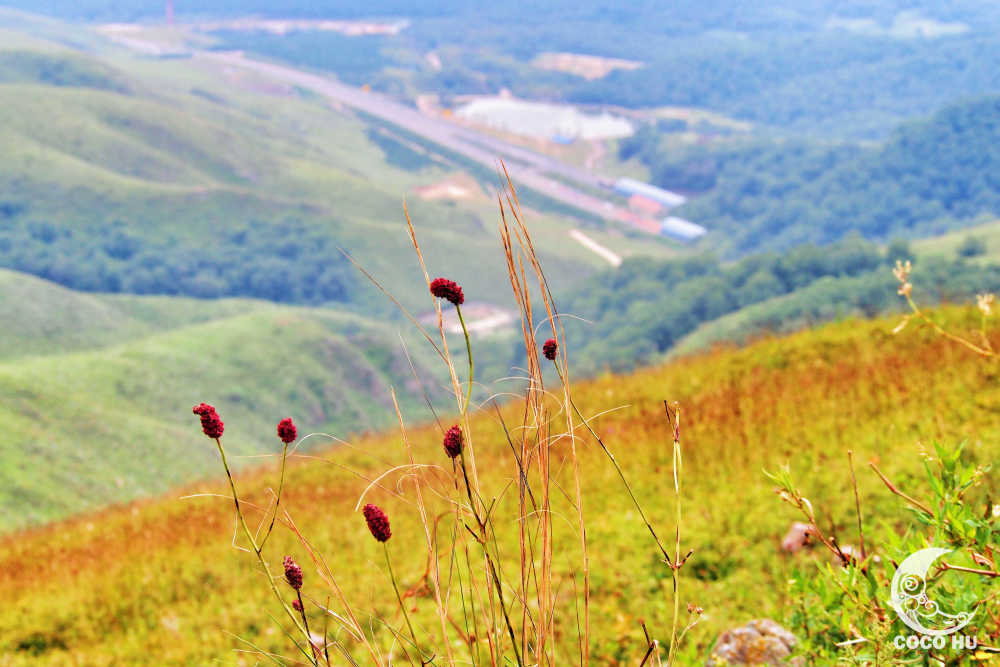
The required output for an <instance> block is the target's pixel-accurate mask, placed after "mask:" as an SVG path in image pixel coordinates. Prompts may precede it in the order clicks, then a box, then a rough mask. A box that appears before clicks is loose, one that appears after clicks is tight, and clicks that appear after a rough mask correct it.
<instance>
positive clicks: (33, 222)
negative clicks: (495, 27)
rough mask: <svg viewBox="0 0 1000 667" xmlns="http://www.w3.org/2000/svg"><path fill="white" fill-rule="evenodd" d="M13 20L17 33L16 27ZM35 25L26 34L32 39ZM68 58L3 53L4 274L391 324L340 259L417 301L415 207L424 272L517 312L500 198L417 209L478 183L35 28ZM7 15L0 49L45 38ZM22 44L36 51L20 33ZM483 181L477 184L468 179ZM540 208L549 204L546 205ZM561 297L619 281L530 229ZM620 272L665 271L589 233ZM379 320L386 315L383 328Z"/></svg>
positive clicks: (283, 88) (324, 115) (256, 87)
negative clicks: (564, 283)
mask: <svg viewBox="0 0 1000 667" xmlns="http://www.w3.org/2000/svg"><path fill="white" fill-rule="evenodd" d="M12 16H13V17H15V18H17V21H15V20H14V19H13V18H12ZM26 22H28V23H29V26H26V25H25V23H26ZM35 23H38V24H39V25H41V26H43V27H44V28H45V30H44V31H42V34H45V35H46V36H47V38H49V39H52V40H55V39H56V37H54V36H52V33H53V32H58V27H59V26H62V30H63V31H64V33H65V35H66V39H70V37H71V36H74V35H77V34H80V33H81V30H82V32H83V33H84V34H87V35H88V37H87V39H88V40H90V41H91V42H93V43H92V44H91V45H90V47H89V50H88V51H87V52H83V51H74V50H68V49H66V48H65V47H64V46H62V45H60V44H58V43H56V42H55V41H44V40H42V41H41V42H39V41H38V40H36V41H34V42H30V41H29V42H25V41H16V40H15V41H14V42H13V43H12V46H11V47H9V48H7V47H6V46H5V45H4V44H3V43H0V151H2V153H3V155H4V156H5V158H4V160H2V161H0V266H2V267H7V268H11V269H16V270H19V271H23V272H27V273H31V274H34V275H38V276H40V277H43V278H46V279H49V280H52V281H54V282H58V283H60V284H62V285H65V286H68V287H72V288H76V289H82V290H87V291H101V292H129V293H139V294H175V295H187V296H196V297H254V298H263V299H268V300H274V301H282V302H290V303H299V304H313V305H316V304H325V303H336V304H339V305H343V306H348V307H351V308H353V309H356V310H360V311H363V312H369V313H371V312H379V308H381V304H382V303H383V302H382V300H379V299H375V298H373V296H374V294H375V292H374V291H373V290H372V289H371V288H370V287H369V285H368V284H367V281H366V280H365V279H364V278H362V277H361V276H360V274H358V272H357V271H356V270H355V269H354V268H353V267H351V265H350V264H349V263H348V262H347V261H346V260H345V259H344V258H343V257H342V255H341V253H340V251H339V248H343V249H345V250H347V251H348V252H350V253H352V254H353V255H354V256H356V257H357V258H358V259H359V260H360V261H362V262H363V263H364V264H365V266H366V267H367V268H368V269H369V270H371V271H372V272H373V273H374V274H375V275H377V276H378V277H379V278H380V279H381V280H383V281H385V282H388V283H391V284H395V285H399V286H401V287H400V296H401V297H402V298H403V300H404V301H408V300H412V299H415V298H418V297H420V298H422V297H423V294H422V290H420V289H417V286H415V285H413V284H412V282H411V281H409V280H408V277H409V276H410V275H412V272H413V271H414V270H416V268H417V265H416V260H415V259H414V257H413V254H412V249H411V248H410V244H409V239H408V238H407V235H406V233H405V223H404V220H403V212H402V201H403V198H404V197H406V199H407V201H408V204H409V208H410V212H411V215H412V218H413V220H414V223H415V224H416V225H417V226H418V228H419V229H420V230H421V238H422V241H423V242H424V244H425V253H426V255H425V256H426V258H427V260H428V263H429V264H430V265H431V266H434V267H437V269H436V270H438V271H440V272H442V273H443V272H447V273H449V274H450V275H453V276H456V277H458V278H461V279H462V280H463V282H465V283H467V284H469V285H470V287H474V288H475V291H476V293H477V294H480V295H481V297H482V298H483V299H484V300H487V301H489V300H494V301H495V300H498V299H499V298H501V297H506V295H507V293H508V292H509V290H508V288H507V287H506V286H505V282H504V280H503V275H504V266H503V263H502V262H501V261H499V260H493V259H491V260H484V259H483V258H484V257H490V258H493V257H495V255H494V253H493V251H494V250H495V248H496V246H497V243H498V241H497V239H496V232H495V222H494V221H495V219H496V210H495V201H493V200H492V199H491V197H490V196H489V193H490V192H491V191H492V190H493V188H494V186H495V184H496V183H495V179H493V178H491V177H490V176H487V177H485V178H484V177H482V176H481V175H480V176H479V177H480V178H481V183H480V187H481V188H482V192H480V193H477V194H475V196H471V197H469V198H467V199H462V200H454V201H444V200H435V201H424V200H423V199H421V198H420V197H419V196H418V195H417V194H416V193H414V189H415V188H417V187H418V186H422V185H428V184H433V183H437V182H441V181H443V180H445V179H448V178H451V177H453V176H455V175H456V174H457V173H460V172H462V171H463V170H464V166H463V165H461V164H459V163H457V162H453V161H452V160H451V158H449V157H448V156H447V155H435V154H433V153H428V152H427V151H426V149H424V148H420V150H421V151H424V154H421V155H418V157H421V158H422V159H420V160H414V159H413V155H412V153H413V149H412V148H410V147H407V145H406V141H405V139H404V138H402V137H395V138H394V137H393V135H392V134H391V128H390V132H389V133H388V134H387V133H386V128H382V127H380V128H378V131H373V128H372V126H371V125H370V123H369V121H368V120H366V119H363V118H359V117H357V116H355V115H354V114H353V113H352V112H349V111H346V110H344V109H338V108H332V107H331V106H329V105H328V104H327V103H326V101H325V100H323V99H321V98H319V97H317V96H315V95H311V94H306V93H304V92H303V91H300V90H297V89H295V88H293V87H290V86H287V85H285V84H282V83H278V82H274V81H270V80H267V79H265V78H262V77H261V76H260V75H256V74H251V73H248V72H242V71H235V70H231V69H228V68H225V67H223V66H221V65H218V64H212V63H209V62H203V61H199V60H197V59H193V60H192V59H172V60H171V59H149V58H141V57H137V56H134V55H132V54H130V53H129V52H127V51H125V50H123V49H122V48H121V47H117V46H114V45H113V44H112V43H110V42H107V41H102V40H101V39H100V38H98V37H96V36H95V35H94V34H92V33H89V32H88V31H87V30H86V29H81V28H79V27H76V26H68V25H64V24H59V23H57V22H50V21H41V20H37V21H35ZM35 23H31V22H30V20H29V18H25V16H24V15H12V14H10V13H0V29H3V28H4V26H8V27H7V30H11V28H10V27H9V26H11V25H13V26H15V27H16V28H17V30H25V29H28V27H31V28H32V29H34V28H33V27H34V25H35ZM13 34H23V33H20V32H15V33H13ZM474 176H475V175H474ZM542 205H543V206H544V204H542ZM531 215H532V218H533V221H534V222H535V223H536V225H537V226H538V227H539V228H540V233H539V234H538V236H537V242H538V245H539V249H540V251H541V254H542V256H543V257H544V258H545V259H546V261H547V265H548V266H549V271H550V274H551V275H552V277H553V279H554V280H560V279H566V280H569V279H576V278H577V277H578V276H579V275H581V274H589V273H591V272H593V271H594V270H595V269H597V268H601V267H602V266H606V262H605V260H603V259H602V258H601V257H599V256H597V255H595V254H594V253H592V252H591V251H589V250H587V249H585V248H584V247H583V246H581V245H579V244H578V243H576V242H567V234H568V232H569V230H570V229H572V228H574V227H576V226H578V225H579V222H577V221H574V220H570V219H568V218H563V217H560V216H559V215H550V214H548V213H546V212H545V211H544V210H543V211H535V212H532V214H531ZM588 233H589V234H591V235H592V236H593V237H594V238H595V239H596V240H598V241H599V242H600V243H602V244H604V245H606V246H608V247H610V248H612V249H613V250H615V251H616V252H619V253H622V254H626V255H628V254H631V253H634V252H637V251H638V252H642V253H644V254H652V255H658V256H667V255H668V254H670V253H671V252H673V251H672V250H671V249H670V247H669V246H668V245H667V244H657V243H654V244H649V243H639V242H637V241H635V240H632V239H629V238H627V237H626V236H623V235H622V234H621V233H619V232H613V231H612V230H604V229H601V228H597V227H593V228H588ZM373 308H374V311H373Z"/></svg>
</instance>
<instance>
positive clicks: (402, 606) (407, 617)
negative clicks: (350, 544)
mask: <svg viewBox="0 0 1000 667" xmlns="http://www.w3.org/2000/svg"><path fill="white" fill-rule="evenodd" d="M382 551H383V552H384V553H385V564H386V567H388V568H389V579H391V580H392V590H394V591H396V599H397V600H398V601H399V610H400V611H402V612H403V620H405V621H406V628H407V629H408V630H409V631H410V638H411V639H412V640H413V647H414V648H416V649H417V651H420V645H419V644H418V643H417V633H416V632H414V631H413V625H411V624H410V615H409V614H408V613H406V605H405V604H404V603H403V596H402V595H400V594H399V586H398V585H397V584H396V575H395V573H394V572H393V571H392V559H391V558H389V543H388V542H383V543H382Z"/></svg>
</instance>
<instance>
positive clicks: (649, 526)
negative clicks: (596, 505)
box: [556, 364, 673, 565]
mask: <svg viewBox="0 0 1000 667" xmlns="http://www.w3.org/2000/svg"><path fill="white" fill-rule="evenodd" d="M556 371H557V372H559V378H560V379H562V371H560V370H559V366H558V364H557V365H556ZM569 403H570V405H571V406H572V407H573V411H574V412H576V414H577V416H578V417H579V418H580V421H581V422H582V423H583V425H584V426H586V427H587V430H588V431H589V432H590V435H591V436H593V438H594V440H596V441H597V444H598V445H600V447H601V450H602V451H603V452H604V454H605V455H606V456H607V457H608V460H609V461H611V465H613V466H614V468H615V472H617V473H618V478H619V479H621V481H622V485H623V486H624V487H625V490H626V491H627V492H628V496H629V498H631V499H632V504H633V505H635V509H636V510H637V511H638V512H639V518H641V519H642V522H643V523H644V524H646V528H647V529H648V530H649V534H650V535H652V536H653V541H654V542H656V546H657V548H659V550H660V553H661V554H662V555H663V558H664V559H665V560H666V561H667V564H668V565H670V564H672V563H673V561H672V560H671V558H670V554H669V553H668V552H667V548H666V547H665V546H663V543H662V542H661V541H660V537H659V536H658V535H657V534H656V529H655V528H653V524H652V523H650V521H649V519H648V518H646V512H645V511H644V510H643V509H642V504H641V503H640V502H639V499H638V498H636V497H635V493H633V491H632V486H631V485H630V484H629V483H628V479H627V478H626V477H625V473H624V471H622V468H621V466H620V465H619V464H618V459H616V458H615V455H614V454H612V453H611V450H610V449H608V446H607V445H606V444H604V440H603V439H602V438H601V436H600V435H598V434H597V431H595V430H594V428H593V427H592V426H591V425H590V422H589V421H587V418H586V417H584V416H583V413H582V412H580V408H578V407H577V405H576V401H574V400H573V399H572V398H571V399H570V402H569Z"/></svg>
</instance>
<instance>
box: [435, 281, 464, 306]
mask: <svg viewBox="0 0 1000 667" xmlns="http://www.w3.org/2000/svg"><path fill="white" fill-rule="evenodd" d="M431 294H433V295H434V296H436V297H437V298H439V299H445V300H447V301H451V302H452V303H453V304H455V305H456V306H461V305H462V304H463V303H465V295H464V294H462V287H461V285H459V284H458V283H456V282H455V281H454V280H448V279H447V278H435V279H434V280H432V281H431Z"/></svg>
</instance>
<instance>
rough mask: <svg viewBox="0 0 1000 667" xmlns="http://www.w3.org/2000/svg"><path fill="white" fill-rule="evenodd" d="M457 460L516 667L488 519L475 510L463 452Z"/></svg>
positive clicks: (514, 639)
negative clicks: (492, 550)
mask: <svg viewBox="0 0 1000 667" xmlns="http://www.w3.org/2000/svg"><path fill="white" fill-rule="evenodd" d="M458 458H459V461H460V462H461V468H462V478H463V479H464V480H465V492H466V494H467V495H468V498H469V506H470V507H471V509H472V516H473V517H474V518H475V519H476V523H477V524H478V526H479V534H478V535H477V536H476V541H477V542H479V544H480V545H481V546H482V547H483V554H484V556H485V558H486V564H487V566H488V567H489V570H490V578H491V579H492V580H493V587H494V588H495V589H496V592H497V599H498V600H499V601H500V611H501V613H502V614H503V618H504V621H505V623H506V624H507V633H508V634H509V635H510V642H511V646H512V647H513V649H514V657H515V658H517V664H518V665H523V664H524V663H523V662H522V661H521V652H520V651H518V649H517V636H516V635H515V634H514V626H513V625H512V624H511V622H510V616H509V615H508V614H507V604H506V603H505V602H504V597H503V583H502V582H501V581H500V575H499V573H498V572H497V568H496V563H494V562H493V557H492V556H491V555H490V550H489V540H488V539H487V530H486V527H487V523H488V521H489V519H483V518H481V517H480V516H479V511H478V510H477V509H476V503H475V501H474V500H473V498H472V487H471V485H470V484H469V474H468V472H467V471H466V468H465V452H464V451H463V452H462V453H460V454H459V455H458Z"/></svg>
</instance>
